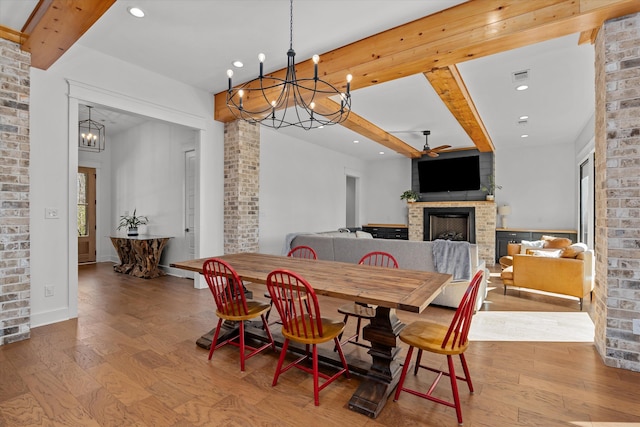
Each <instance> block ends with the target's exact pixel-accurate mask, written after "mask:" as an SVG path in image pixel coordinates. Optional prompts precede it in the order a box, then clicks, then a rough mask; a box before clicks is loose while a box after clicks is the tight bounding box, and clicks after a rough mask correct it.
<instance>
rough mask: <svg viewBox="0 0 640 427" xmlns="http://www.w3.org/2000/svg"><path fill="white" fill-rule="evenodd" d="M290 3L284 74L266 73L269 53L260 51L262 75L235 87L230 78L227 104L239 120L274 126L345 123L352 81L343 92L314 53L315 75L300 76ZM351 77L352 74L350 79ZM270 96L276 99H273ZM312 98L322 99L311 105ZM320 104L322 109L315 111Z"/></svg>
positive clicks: (306, 126) (317, 126)
mask: <svg viewBox="0 0 640 427" xmlns="http://www.w3.org/2000/svg"><path fill="white" fill-rule="evenodd" d="M289 4H290V7H289V17H290V21H289V22H290V25H289V50H288V51H287V67H286V69H285V70H283V71H285V74H284V76H282V73H275V74H271V75H264V68H263V62H264V59H265V56H264V54H260V55H258V59H259V60H260V75H259V76H258V77H256V78H254V79H253V80H250V81H247V82H245V83H241V84H239V85H238V86H236V87H235V88H234V87H233V86H232V84H231V81H229V85H230V89H229V91H228V93H227V97H226V98H227V107H228V108H229V110H230V111H231V113H232V114H233V115H234V116H235V117H236V118H237V119H239V120H244V121H246V122H248V123H253V124H262V125H264V126H267V127H271V128H274V129H280V128H281V127H289V126H296V127H299V128H302V129H305V130H309V129H315V128H320V127H323V126H325V125H335V124H339V123H342V122H344V121H345V120H347V118H348V117H349V112H350V110H351V96H350V95H349V91H350V85H349V83H347V91H346V92H342V91H341V90H339V89H338V88H337V87H336V86H335V85H334V83H332V82H331V81H326V80H323V79H321V78H320V77H319V70H318V63H319V62H320V56H319V55H313V57H312V60H313V63H314V66H313V76H311V75H308V76H303V77H300V78H299V77H298V76H297V75H296V62H295V55H296V53H295V51H294V50H293V0H290V2H289ZM307 64H308V63H307ZM301 68H304V69H305V71H306V70H307V69H308V68H307V67H305V66H301ZM309 74H310V70H309ZM350 81H351V80H350V77H349V80H348V82H350ZM243 91H246V92H247V101H243ZM334 96H339V97H340V99H341V101H340V103H339V104H338V103H332V102H331V99H330V98H331V97H334ZM269 99H275V100H276V101H275V102H271V101H269ZM312 101H318V102H316V103H314V104H313V106H311V103H312ZM321 102H322V103H321ZM245 104H246V105H245ZM316 104H317V105H316ZM333 104H335V106H334V105H333ZM316 106H317V107H318V113H317V114H314V109H315V107H316Z"/></svg>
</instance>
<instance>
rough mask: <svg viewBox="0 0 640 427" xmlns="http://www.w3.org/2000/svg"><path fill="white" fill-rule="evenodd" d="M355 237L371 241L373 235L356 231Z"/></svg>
mask: <svg viewBox="0 0 640 427" xmlns="http://www.w3.org/2000/svg"><path fill="white" fill-rule="evenodd" d="M356 237H358V238H361V239H373V235H372V234H371V233H367V232H366V231H356Z"/></svg>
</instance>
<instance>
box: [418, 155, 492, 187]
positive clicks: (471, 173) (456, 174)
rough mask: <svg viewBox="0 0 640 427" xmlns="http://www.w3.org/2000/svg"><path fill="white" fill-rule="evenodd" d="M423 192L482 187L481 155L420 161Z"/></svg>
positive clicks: (419, 171)
mask: <svg viewBox="0 0 640 427" xmlns="http://www.w3.org/2000/svg"><path fill="white" fill-rule="evenodd" d="M418 178H419V180H420V192H421V193H437V192H442V191H471V190H479V189H480V156H467V157H453V158H448V159H434V160H423V161H421V162H418Z"/></svg>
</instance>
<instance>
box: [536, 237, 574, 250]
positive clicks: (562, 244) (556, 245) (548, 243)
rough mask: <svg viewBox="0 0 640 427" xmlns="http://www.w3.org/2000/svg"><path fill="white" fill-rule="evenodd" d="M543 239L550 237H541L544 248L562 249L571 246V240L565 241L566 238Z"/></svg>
mask: <svg viewBox="0 0 640 427" xmlns="http://www.w3.org/2000/svg"><path fill="white" fill-rule="evenodd" d="M545 237H551V236H542V238H543V240H545V244H544V247H545V248H549V249H564V248H566V247H567V246H569V245H570V244H571V239H567V238H566V237H552V238H551V239H544V238H545Z"/></svg>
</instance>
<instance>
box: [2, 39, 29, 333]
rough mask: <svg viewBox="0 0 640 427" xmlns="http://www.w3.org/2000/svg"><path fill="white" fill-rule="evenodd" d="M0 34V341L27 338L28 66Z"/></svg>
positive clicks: (24, 56) (26, 57)
mask: <svg viewBox="0 0 640 427" xmlns="http://www.w3.org/2000/svg"><path fill="white" fill-rule="evenodd" d="M30 65H31V56H30V55H29V54H28V53H26V52H22V51H21V50H20V46H19V45H18V44H16V43H13V42H10V41H8V40H4V39H2V38H0V345H3V344H8V343H11V342H15V341H21V340H24V339H27V338H29V334H30V323H29V321H30V286H31V285H30V277H29V245H30V241H29V94H30V89H29V67H30Z"/></svg>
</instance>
